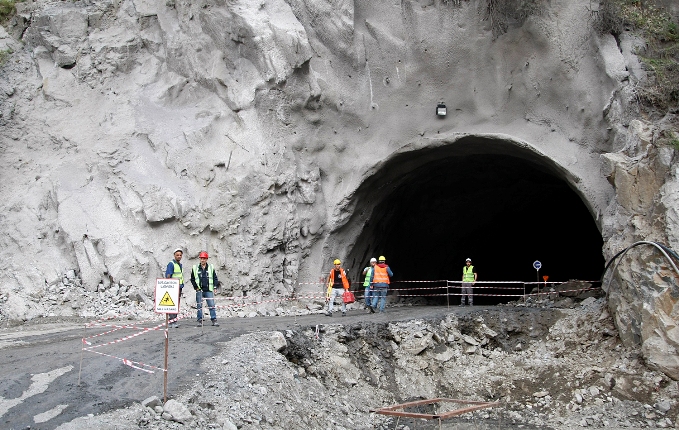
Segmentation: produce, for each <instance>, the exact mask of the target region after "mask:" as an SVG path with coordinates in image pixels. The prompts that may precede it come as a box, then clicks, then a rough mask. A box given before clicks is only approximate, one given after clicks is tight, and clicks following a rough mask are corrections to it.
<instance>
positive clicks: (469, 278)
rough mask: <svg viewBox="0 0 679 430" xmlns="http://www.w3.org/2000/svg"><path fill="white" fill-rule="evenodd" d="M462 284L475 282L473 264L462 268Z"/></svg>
mask: <svg viewBox="0 0 679 430" xmlns="http://www.w3.org/2000/svg"><path fill="white" fill-rule="evenodd" d="M462 282H474V266H472V265H471V264H470V265H469V267H467V266H464V267H463V268H462Z"/></svg>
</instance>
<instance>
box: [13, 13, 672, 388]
mask: <svg viewBox="0 0 679 430" xmlns="http://www.w3.org/2000/svg"><path fill="white" fill-rule="evenodd" d="M589 3H590V2H589V1H586V0H578V1H556V2H551V3H550V6H549V7H548V8H547V9H546V10H545V11H544V13H542V14H540V15H536V16H532V17H530V18H529V19H528V20H527V21H526V22H525V23H524V24H523V25H521V26H520V27H519V26H514V27H511V26H510V29H509V30H510V31H508V32H507V33H506V34H504V35H503V36H502V37H499V38H494V37H492V36H493V35H492V31H491V29H490V24H489V22H488V21H487V20H484V19H483V18H484V10H485V6H486V4H485V2H484V1H481V0H475V1H468V2H444V1H399V2H352V1H330V0H327V1H312V0H288V1H287V2H286V1H283V0H265V1H260V2H250V1H245V0H238V1H229V2H223V1H210V0H204V1H197V2H187V1H182V0H171V1H166V2H157V1H149V0H123V1H80V2H56V1H47V0H39V1H34V2H21V3H17V8H18V13H17V16H16V17H15V18H14V19H13V20H12V21H11V22H10V23H9V24H8V25H7V29H6V31H4V30H3V31H0V44H1V45H0V48H2V49H3V51H5V50H11V51H12V53H11V54H10V55H9V57H8V58H7V60H6V61H5V62H4V63H3V64H2V71H1V74H0V105H1V112H0V114H1V115H0V126H2V132H1V133H0V148H1V151H2V157H1V159H0V163H2V164H0V168H1V169H2V171H3V172H4V174H3V182H2V185H0V202H1V203H0V205H1V206H0V208H1V213H2V217H0V228H1V229H2V231H3V232H4V234H3V235H2V238H1V239H0V248H1V249H2V255H3V258H2V259H0V260H1V261H2V263H0V268H2V270H3V273H5V274H6V275H7V277H8V279H7V280H6V282H4V283H3V284H2V286H0V300H1V302H0V309H1V310H2V315H3V318H11V319H13V320H22V319H23V320H25V319H29V318H34V317H37V316H40V315H46V314H50V313H54V314H63V315H67V314H69V313H71V312H81V310H82V309H83V307H82V306H75V307H74V304H77V303H79V302H81V301H83V302H92V300H93V298H94V297H102V296H103V297H104V299H106V300H109V301H112V300H113V298H114V297H115V298H116V300H117V299H118V298H120V299H121V300H122V301H123V302H125V303H122V302H121V303H120V306H132V303H131V302H137V303H140V302H143V301H145V300H146V299H145V298H148V296H149V295H150V294H151V293H152V286H153V280H154V279H155V278H156V277H158V276H161V273H162V270H163V268H164V266H165V264H166V263H167V261H169V259H170V258H171V256H170V253H171V251H172V250H173V249H174V248H176V247H178V246H180V247H182V248H184V249H185V250H186V253H185V256H186V260H187V261H189V262H191V261H195V260H196V256H197V254H198V252H199V251H201V250H208V251H209V252H210V254H211V262H213V263H215V264H216V266H217V267H218V269H219V271H220V273H221V274H223V277H224V279H228V280H229V282H228V284H227V287H226V288H227V289H228V293H229V294H232V295H245V294H248V295H262V294H269V293H275V294H283V295H291V294H293V293H294V292H299V290H303V289H304V287H302V286H300V285H299V284H298V283H300V282H311V281H316V280H317V279H318V277H319V274H321V273H325V271H326V267H327V262H328V261H329V260H330V257H331V256H337V255H348V256H350V258H349V260H363V259H364V258H363V253H364V249H366V248H367V247H368V246H369V245H370V244H374V243H375V240H376V239H379V237H380V235H381V234H382V233H383V232H381V231H380V229H379V223H378V222H373V223H370V222H369V221H371V219H372V218H371V217H372V216H373V215H374V212H375V208H376V207H378V205H379V203H380V202H382V201H383V200H382V199H383V197H382V194H381V193H382V191H381V190H382V188H380V186H382V185H385V184H389V185H393V186H394V187H396V186H397V185H399V184H400V183H401V182H402V181H404V180H406V179H407V178H408V175H407V173H408V172H410V171H414V170H415V169H418V168H426V167H427V165H428V163H430V162H432V160H433V159H434V158H437V157H440V156H450V155H451V154H453V153H459V154H476V153H481V154H485V153H488V154H494V155H501V156H506V155H512V156H516V157H518V158H521V159H525V160H530V161H531V162H535V163H537V164H540V165H541V166H543V167H544V169H546V170H548V171H549V172H550V173H552V174H554V175H555V176H557V177H559V178H560V179H562V180H564V181H566V182H567V183H568V184H569V185H570V186H571V187H572V188H573V189H575V190H576V191H577V193H578V194H579V195H580V196H581V197H582V199H583V202H584V204H585V205H586V206H587V208H588V209H589V211H590V212H591V214H592V217H593V218H594V219H595V220H596V223H597V225H598V226H599V228H600V229H601V233H602V236H603V240H604V249H603V253H604V256H605V257H606V259H608V258H610V257H612V256H613V255H615V254H616V253H617V252H618V251H620V250H621V249H623V248H624V247H626V246H629V245H630V244H631V243H633V242H635V241H638V240H657V241H659V242H662V243H666V244H668V245H669V246H670V247H671V248H673V249H675V250H676V249H679V239H678V238H677V236H676V234H675V232H676V231H678V229H679V180H678V178H677V176H678V173H679V172H678V171H677V169H678V168H677V164H676V153H675V150H673V149H671V148H670V147H663V146H659V145H657V142H656V141H657V139H656V137H657V136H658V135H659V133H660V131H662V130H664V129H665V128H671V127H672V125H671V124H673V123H674V122H676V120H675V119H673V118H666V119H665V120H664V121H662V122H660V123H656V124H649V123H645V122H643V121H640V120H638V119H635V108H634V85H635V83H636V82H638V81H639V80H641V79H644V76H643V70H641V68H640V67H639V66H638V64H639V63H638V61H636V60H635V56H634V46H635V43H636V42H635V41H634V40H630V39H627V38H626V37H623V38H621V39H620V43H618V42H617V41H616V40H615V38H614V37H613V36H612V35H603V36H600V35H597V34H596V33H594V32H593V29H592V27H591V25H590V19H591V16H590V15H589V14H588V13H587V12H586V10H587V6H588V5H589ZM12 37H13V38H14V39H12ZM441 100H443V101H445V102H446V104H447V106H448V110H449V112H451V113H452V112H454V113H455V115H451V116H450V117H449V118H448V119H447V120H446V121H445V122H442V121H441V120H440V119H439V118H436V117H434V116H433V115H432V110H433V106H434V105H435V104H436V103H438V102H439V101H441ZM470 138H473V139H477V140H478V141H480V142H481V145H478V146H475V145H469V144H468V143H469V142H470V140H469V139H470ZM472 142H475V141H473V140H472ZM434 149H440V150H441V151H443V152H435V151H433V150H434ZM430 150H431V151H430ZM366 152H369V154H370V156H366ZM394 160H396V161H398V163H396V166H398V168H394V164H389V162H390V161H394ZM385 166H386V167H388V168H385ZM364 229H365V230H364ZM617 268H618V271H617V272H616V273H615V279H614V280H613V281H612V282H611V283H610V288H609V289H608V294H609V297H610V300H611V301H610V304H609V306H610V312H611V313H612V315H613V317H614V321H616V325H617V327H618V329H619V330H620V334H621V338H622V340H623V342H624V343H625V344H626V345H627V346H629V347H632V346H643V349H642V351H643V354H644V357H645V358H646V359H647V361H648V363H649V364H650V365H651V366H652V367H653V368H655V369H659V370H662V371H663V372H665V373H666V374H667V375H670V376H671V377H673V378H679V362H677V360H676V348H677V347H679V338H677V333H676V330H675V328H674V327H675V323H674V318H676V315H677V311H676V309H675V307H676V298H675V297H673V293H672V292H673V291H676V288H677V274H676V273H674V272H673V270H671V267H669V266H668V265H667V262H666V261H664V260H663V259H662V258H660V257H659V255H658V254H657V253H655V251H653V250H643V251H641V252H640V253H634V254H630V255H629V256H628V257H627V258H626V259H625V260H624V261H622V262H621V264H620V265H619V266H617ZM71 270H73V273H74V276H72V277H71V278H72V279H70V278H68V276H67V277H66V279H67V281H68V282H65V281H64V276H63V274H64V273H70V272H69V271H71ZM76 278H77V279H78V280H79V282H81V284H80V285H77V284H73V283H72V282H75V281H74V280H75V279H76ZM67 285H77V287H78V291H77V294H76V296H77V297H75V296H69V295H67V294H66V292H67V291H70V290H69V288H65V287H66V286H67ZM62 287H64V288H62ZM74 288H75V287H74ZM121 291H122V292H121ZM135 291H137V292H139V294H138V295H136V296H135V294H136V293H135ZM674 296H676V294H674ZM38 297H39V298H47V300H39V299H36V298H38ZM135 297H136V298H135ZM423 336H424V335H423ZM418 339H420V340H419V341H418V342H414V343H412V345H410V347H409V348H410V349H411V350H412V351H416V350H418V349H419V348H421V347H422V346H423V343H422V342H425V341H424V340H422V339H426V336H424V337H423V338H418ZM467 345H469V354H472V353H473V354H476V351H478V347H479V346H478V345H472V344H467ZM522 347H525V345H524V344H522ZM475 348H476V349H475Z"/></svg>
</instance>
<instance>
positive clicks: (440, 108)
mask: <svg viewBox="0 0 679 430" xmlns="http://www.w3.org/2000/svg"><path fill="white" fill-rule="evenodd" d="M447 111H448V110H447V109H446V105H444V104H443V102H441V103H439V104H437V105H436V116H439V117H444V116H446V113H447Z"/></svg>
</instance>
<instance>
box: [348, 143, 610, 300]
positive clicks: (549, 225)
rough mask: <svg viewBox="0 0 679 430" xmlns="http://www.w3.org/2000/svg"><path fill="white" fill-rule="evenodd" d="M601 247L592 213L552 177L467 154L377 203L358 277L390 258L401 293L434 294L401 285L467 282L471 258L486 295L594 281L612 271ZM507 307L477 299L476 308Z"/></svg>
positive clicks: (517, 162)
mask: <svg viewBox="0 0 679 430" xmlns="http://www.w3.org/2000/svg"><path fill="white" fill-rule="evenodd" d="M602 245H603V240H602V237H601V234H600V232H599V230H598V229H597V226H596V223H595V221H594V219H593V217H592V215H591V214H590V212H589V211H588V209H587V207H586V206H585V203H584V202H583V201H582V200H581V198H580V197H579V196H578V194H577V193H576V192H575V191H574V190H573V189H571V188H570V187H569V185H568V184H567V183H566V182H565V181H564V180H563V179H561V178H559V177H557V176H556V175H555V174H553V173H551V172H549V171H548V169H547V168H546V167H544V166H541V165H540V164H537V163H536V162H533V161H529V160H527V159H524V158H519V157H514V156H510V155H506V154H469V155H463V156H448V157H441V158H440V159H438V160H435V161H429V162H427V163H425V164H423V165H421V166H420V167H417V168H415V169H413V170H411V171H409V172H407V173H406V172H404V175H403V177H402V179H401V180H399V181H398V184H397V185H395V186H394V187H392V188H391V189H390V191H389V192H388V193H387V192H386V191H385V192H384V193H382V195H381V196H380V198H379V200H378V203H377V204H376V206H375V209H374V211H373V212H372V215H371V217H370V219H369V220H368V221H367V222H366V224H365V226H364V230H363V233H361V237H359V239H358V240H357V241H356V245H355V247H354V249H353V250H352V252H351V255H352V256H354V261H355V266H356V269H355V271H354V272H355V273H356V272H360V269H361V268H362V267H365V266H366V265H367V264H368V260H369V259H370V257H378V256H380V255H384V256H385V257H386V258H387V263H388V264H389V266H390V267H391V268H392V270H393V271H394V277H393V281H394V287H396V288H406V286H407V287H408V288H417V287H420V288H422V287H427V286H433V284H430V285H427V284H417V283H414V284H413V283H410V284H403V283H402V284H399V281H431V280H451V281H460V280H461V277H462V267H463V266H464V262H465V259H466V258H471V259H472V261H473V264H474V266H475V268H476V271H477V273H478V276H479V279H478V280H479V284H478V285H479V286H483V284H482V282H483V281H522V282H535V281H536V280H538V276H539V280H540V281H542V280H543V276H545V275H547V276H549V281H556V282H565V281H568V280H586V281H596V280H598V279H599V277H600V276H601V273H602V270H603V267H604V264H605V261H604V258H603V255H602ZM536 260H538V261H540V262H541V263H542V267H541V269H540V270H539V272H538V271H536V270H535V269H534V268H533V262H534V261H536ZM356 275H357V276H358V275H359V273H356ZM436 285H442V284H441V283H438V284H436ZM488 287H490V286H488ZM529 289H530V288H529ZM431 292H432V293H435V292H436V291H431ZM457 292H458V293H459V291H457ZM485 292H487V293H493V291H485ZM495 292H496V293H497V292H498V291H495ZM514 293H516V292H514ZM443 300H446V299H443ZM452 300H453V299H451V301H452ZM509 300H514V298H507V299H503V298H500V297H478V298H477V299H476V300H475V304H496V303H500V302H507V301H509ZM457 301H458V302H459V298H457Z"/></svg>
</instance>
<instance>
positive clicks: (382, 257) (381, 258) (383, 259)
mask: <svg viewBox="0 0 679 430" xmlns="http://www.w3.org/2000/svg"><path fill="white" fill-rule="evenodd" d="M378 260H380V261H387V259H386V258H385V257H384V255H380V258H378Z"/></svg>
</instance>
